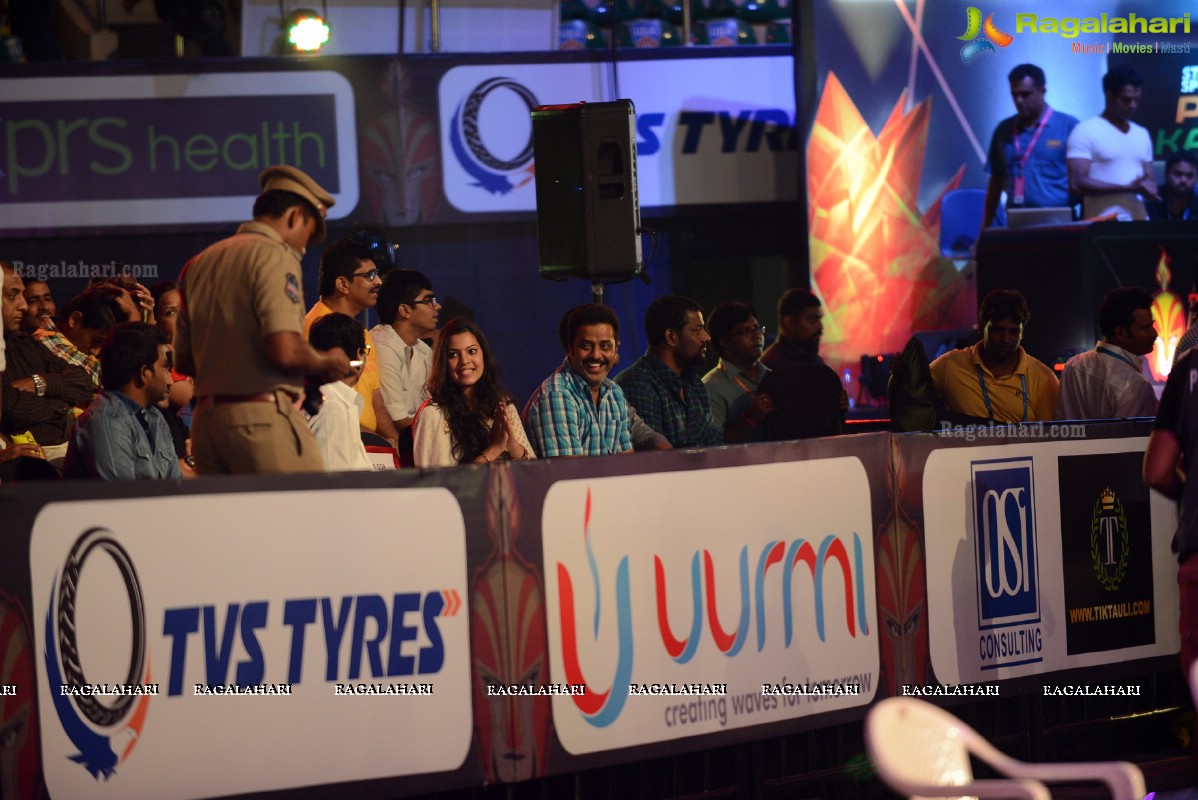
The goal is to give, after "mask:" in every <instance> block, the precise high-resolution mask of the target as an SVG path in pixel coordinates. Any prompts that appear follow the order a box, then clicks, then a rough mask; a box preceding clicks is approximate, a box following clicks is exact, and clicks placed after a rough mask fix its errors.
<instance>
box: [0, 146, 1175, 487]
mask: <svg viewBox="0 0 1198 800" xmlns="http://www.w3.org/2000/svg"><path fill="white" fill-rule="evenodd" d="M261 183H262V188H263V194H262V195H261V196H260V197H259V198H258V202H257V203H256V204H255V207H254V221H253V222H250V223H246V224H244V225H242V227H241V228H240V229H239V231H238V233H237V235H235V236H233V237H230V238H229V239H226V240H223V241H222V242H218V243H217V244H215V245H213V246H212V247H210V248H209V249H208V250H205V251H204V252H203V253H201V254H199V255H198V256H196V257H195V258H193V259H192V260H191V261H189V262H188V264H187V266H186V267H185V268H184V271H183V274H182V275H181V277H180V285H176V284H175V283H171V282H163V283H160V284H157V285H155V286H154V287H152V288H151V289H147V288H146V287H145V286H142V285H141V284H140V283H137V282H136V281H133V280H131V279H119V278H114V279H104V280H99V281H96V282H93V285H92V286H89V287H88V288H87V289H86V290H85V291H83V292H82V293H80V294H79V295H78V296H76V297H74V298H72V299H71V300H70V301H69V302H68V303H67V304H66V305H65V306H64V307H62V308H61V309H59V308H58V307H57V305H56V304H55V299H54V297H53V293H52V291H51V287H50V286H49V285H48V284H47V283H46V282H45V281H38V280H33V279H30V280H29V281H28V282H26V281H25V280H23V278H22V276H21V275H19V274H18V273H17V271H16V270H15V269H14V268H13V266H12V265H10V264H7V263H3V262H0V267H2V275H3V282H2V283H0V297H2V304H0V309H2V319H3V324H4V337H3V345H2V346H0V370H2V372H3V393H2V395H0V480H13V479H25V478H42V477H57V476H58V475H59V474H60V473H61V474H62V475H63V476H64V477H72V478H105V479H127V480H132V479H140V478H176V479H177V478H182V477H192V476H195V475H197V474H216V473H237V472H298V471H313V470H317V469H322V468H323V469H325V470H328V471H342V470H356V469H362V470H368V469H374V468H375V464H374V462H372V458H371V455H370V454H369V453H368V452H367V450H368V447H367V446H368V445H370V448H369V449H371V450H373V451H375V453H376V454H382V457H383V458H392V457H393V458H394V461H395V463H396V464H398V463H403V464H411V465H413V466H416V467H421V468H423V467H440V466H450V465H455V464H469V463H473V464H489V463H492V462H495V461H498V460H501V459H515V460H524V459H534V458H556V457H562V456H593V455H607V454H612V453H629V452H633V451H636V450H654V449H669V448H690V447H707V446H712V445H719V444H724V443H740V442H757V441H763V440H770V439H778V438H791V437H793V436H796V435H802V436H806V435H823V434H826V433H836V432H839V431H841V430H843V421H844V413H845V411H846V410H847V408H848V397H847V395H846V393H845V392H844V389H843V387H842V386H841V384H840V382H839V378H838V377H837V375H836V373H835V372H834V371H832V370H831V369H830V368H829V367H828V366H827V365H825V364H824V363H823V360H822V359H821V358H820V356H819V343H820V337H821V335H822V332H823V324H822V317H823V310H822V308H821V306H820V301H819V298H818V297H817V296H816V295H815V294H813V293H812V292H810V291H809V290H807V289H801V288H796V289H790V290H788V291H787V292H785V293H784V294H783V296H782V297H781V298H780V300H779V302H778V335H777V337H776V339H775V341H774V342H773V344H772V345H771V346H770V347H769V348H765V349H763V345H764V341H765V328H764V327H763V326H762V325H761V321H760V319H759V317H758V314H757V311H756V309H754V308H753V307H752V306H749V305H747V304H745V303H740V302H729V303H724V304H721V305H719V306H717V307H716V308H715V309H714V310H712V312H711V315H710V318H709V319H708V320H705V319H704V313H703V308H702V307H701V306H700V305H699V304H698V303H696V302H695V301H693V300H691V299H689V298H686V297H681V296H677V295H669V296H665V297H659V298H657V299H656V300H654V301H653V302H652V303H650V305H649V307H648V309H647V311H646V313H645V319H644V334H645V338H646V340H647V342H648V348H647V349H646V351H645V352H644V354H643V355H642V356H641V357H640V358H639V359H637V361H636V362H634V363H633V364H632V365H630V366H629V367H628V368H626V369H625V370H623V371H622V372H621V373H620V374H619V375H618V376H616V378H615V379H614V380H613V379H612V377H611V373H612V371H613V370H614V369H615V367H616V366H617V365H618V364H619V360H620V357H619V346H620V320H619V319H618V318H617V316H616V314H615V312H614V311H612V309H610V308H608V307H605V306H601V305H582V306H577V307H574V308H572V309H569V310H568V311H567V312H566V313H565V314H564V315H563V316H562V318H561V321H560V323H559V326H558V333H559V338H560V341H561V344H562V348H563V350H564V355H565V357H564V359H563V360H562V363H561V364H560V365H559V366H558V367H557V368H556V369H555V370H553V372H552V373H550V374H549V376H548V377H547V378H545V380H544V381H543V382H542V383H541V384H540V386H538V387H537V388H536V389H535V390H534V391H533V393H532V396H531V397H530V398H529V399H528V401H527V403H526V404H524V406H523V408H522V409H521V407H520V405H519V403H518V401H517V399H516V398H515V397H513V396H512V395H511V394H510V393H509V392H508V391H507V390H506V389H505V388H504V386H503V383H502V381H501V375H500V367H499V361H498V358H497V356H496V354H495V353H494V352H493V351H492V349H491V347H490V345H489V343H488V341H487V337H486V336H485V334H484V332H483V330H482V328H481V327H479V326H478V325H477V324H476V323H475V322H473V321H470V320H466V319H453V320H449V321H448V322H446V323H445V324H444V325H443V326H441V327H440V329H438V325H439V322H440V312H441V305H440V303H439V302H438V300H437V297H436V295H435V294H434V293H433V285H432V282H431V281H430V280H429V279H428V278H427V277H426V276H424V275H422V274H420V273H419V272H416V271H413V270H406V269H393V270H391V271H390V272H387V273H386V274H385V275H380V271H379V269H378V268H377V266H376V265H375V263H374V261H373V260H372V257H371V256H372V253H371V251H370V249H369V248H368V247H366V246H365V245H363V244H361V243H359V242H357V241H354V240H349V239H346V240H341V241H337V242H334V243H332V244H331V245H329V246H328V247H327V248H326V249H325V250H324V252H323V254H322V258H321V262H320V283H319V285H320V299H319V300H318V301H317V302H316V303H315V304H314V305H312V307H311V308H310V309H309V310H308V311H307V313H306V316H304V311H303V304H302V292H301V290H300V287H299V283H300V281H299V277H298V270H299V258H300V256H301V255H302V253H303V251H304V248H305V247H307V246H308V245H309V244H313V243H319V241H320V240H321V238H322V237H323V235H324V230H325V229H324V214H325V209H327V207H328V206H330V205H332V203H333V199H332V197H331V196H329V195H328V193H327V192H325V191H324V190H323V189H321V188H320V187H319V185H317V184H316V183H315V182H314V181H313V180H312V179H311V178H310V177H308V176H307V175H305V174H304V173H302V172H300V171H299V170H296V169H294V168H292V167H272V168H270V169H268V170H267V171H266V172H264V173H263V175H262V177H261ZM216 276H220V280H222V281H225V282H228V281H233V282H239V281H244V286H245V288H247V289H248V290H249V291H244V292H240V291H238V292H233V291H229V290H228V289H227V287H225V288H224V290H223V291H221V290H220V288H219V287H218V286H217V285H216V284H214V283H213V281H214V280H216ZM1151 304H1152V297H1151V295H1149V294H1148V293H1147V292H1145V291H1143V290H1140V289H1117V290H1115V291H1113V292H1111V293H1110V294H1109V295H1108V296H1107V298H1106V299H1105V301H1104V302H1103V305H1102V308H1101V309H1099V322H1100V328H1101V333H1102V339H1101V340H1100V341H1099V342H1098V343H1097V345H1096V346H1095V348H1094V349H1093V350H1092V351H1087V352H1085V353H1082V354H1080V355H1077V356H1075V357H1074V358H1072V359H1070V360H1069V362H1068V363H1067V364H1065V366H1064V370H1063V373H1062V377H1061V380H1060V381H1059V382H1058V379H1057V377H1056V375H1055V374H1054V372H1053V370H1052V369H1051V368H1049V367H1047V366H1045V365H1044V364H1043V363H1041V362H1040V361H1038V360H1036V359H1035V358H1033V357H1031V356H1030V355H1028V354H1027V353H1026V352H1025V351H1024V350H1023V348H1022V346H1021V339H1022V336H1023V330H1024V326H1025V325H1026V324H1027V322H1028V320H1029V319H1030V313H1029V311H1028V308H1027V303H1026V301H1025V300H1024V298H1023V296H1022V295H1021V294H1020V293H1019V292H1016V291H1011V290H999V291H994V292H991V293H990V294H989V295H988V296H987V297H986V298H985V299H984V300H983V302H982V304H981V309H980V313H979V320H978V330H979V333H980V335H981V341H979V342H978V343H977V344H975V345H973V346H972V347H966V348H962V349H958V350H953V351H950V352H948V353H945V354H943V355H941V356H940V357H939V358H937V359H935V360H934V361H932V362H931V364H930V365H928V363H927V361H926V359H924V360H923V362H922V374H923V376H924V377H923V379H922V385H921V388H920V391H922V392H924V393H925V394H927V395H929V396H933V397H934V399H935V402H936V403H938V404H940V405H939V408H940V409H941V410H942V413H943V414H945V415H947V416H948V418H950V419H954V420H957V421H969V422H978V423H984V424H989V423H1018V422H1029V421H1033V420H1051V419H1054V418H1057V419H1061V418H1068V419H1086V418H1089V419H1096V418H1118V417H1131V416H1151V415H1153V414H1155V413H1156V397H1155V394H1154V392H1153V387H1152V385H1151V384H1150V383H1149V381H1148V379H1147V378H1146V377H1145V375H1144V369H1143V356H1144V355H1145V354H1146V353H1149V352H1150V351H1151V350H1152V347H1153V343H1154V342H1155V340H1156V329H1155V327H1154V325H1153V320H1152V313H1151ZM368 309H373V310H374V311H375V312H376V314H377V316H378V319H379V320H380V322H379V324H378V325H377V326H375V327H374V328H372V329H370V330H369V331H367V330H366V329H365V328H364V327H363V325H362V324H361V323H360V322H359V321H358V320H357V317H358V316H360V315H361V314H362V313H363V312H365V311H367V310H368ZM189 312H190V313H189ZM430 340H431V344H430ZM709 346H710V347H711V348H712V349H713V350H714V352H715V354H716V355H717V356H718V362H717V364H716V366H715V368H713V369H711V370H710V371H709V372H707V373H706V375H702V376H701V375H700V373H699V371H698V369H699V368H700V367H701V366H702V365H703V364H704V363H705V360H706V356H707V350H708V347H709ZM909 349H910V348H909ZM231 352H236V353H238V354H239V355H241V356H242V357H243V358H244V359H245V360H246V361H247V362H248V363H247V364H238V363H236V359H234V358H231V357H230V356H229V353H231ZM917 371H918V370H917ZM896 377H897V375H896ZM916 383H919V382H918V381H917V382H916ZM298 384H303V385H304V386H303V389H302V390H301V389H300V388H299V386H298ZM804 394H807V395H809V396H810V395H812V394H818V395H819V397H817V398H816V399H815V400H814V401H813V400H812V399H811V398H810V397H807V398H806V399H796V398H800V397H801V396H802V395H804ZM816 408H818V409H820V410H819V411H818V412H817V411H814V410H813V409H816ZM301 409H302V411H301ZM803 417H818V419H816V420H815V421H816V422H817V423H818V424H812V421H813V420H812V419H797V418H803ZM896 418H897V414H896ZM795 431H802V432H801V433H795ZM788 432H789V433H788ZM193 443H194V445H195V455H196V457H195V458H193V455H192V453H193V450H192V446H193Z"/></svg>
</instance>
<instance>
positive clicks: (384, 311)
mask: <svg viewBox="0 0 1198 800" xmlns="http://www.w3.org/2000/svg"><path fill="white" fill-rule="evenodd" d="M377 308H378V312H379V324H378V325H376V326H375V327H374V328H372V329H371V331H370V333H371V335H372V336H373V337H374V341H375V343H376V344H377V345H378V360H379V380H380V383H381V384H382V391H383V401H384V403H385V405H386V410H387V416H388V417H389V418H390V420H391V421H392V422H394V423H395V427H396V429H398V430H399V432H400V447H399V454H400V460H401V461H402V462H403V463H404V464H405V465H406V464H408V463H410V457H411V441H412V439H411V430H412V419H413V417H415V416H416V410H417V409H419V408H420V404H421V403H423V402H424V401H425V399H426V398H425V394H424V383H425V381H427V380H428V369H429V365H430V364H431V363H432V353H433V351H432V350H431V349H430V348H429V346H428V344H426V343H425V341H424V340H425V339H427V338H429V337H430V336H432V335H433V334H434V333H436V331H437V322H438V320H439V319H440V314H441V304H440V303H439V302H438V301H437V296H436V295H434V294H433V284H432V281H430V280H429V279H428V278H427V277H426V276H425V275H423V274H422V273H419V272H417V271H416V270H412V269H393V270H391V271H390V272H388V273H387V275H386V277H384V278H383V286H382V288H381V289H379V302H378V306H377Z"/></svg>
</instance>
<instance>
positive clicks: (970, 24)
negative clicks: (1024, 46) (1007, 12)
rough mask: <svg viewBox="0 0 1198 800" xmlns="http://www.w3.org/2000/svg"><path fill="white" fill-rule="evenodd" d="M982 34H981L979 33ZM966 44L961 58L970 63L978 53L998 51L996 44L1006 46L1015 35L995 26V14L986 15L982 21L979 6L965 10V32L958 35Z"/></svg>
mask: <svg viewBox="0 0 1198 800" xmlns="http://www.w3.org/2000/svg"><path fill="white" fill-rule="evenodd" d="M979 34H981V35H979ZM957 39H959V40H960V41H962V42H965V46H964V47H962V48H961V60H962V61H964V62H965V63H966V64H968V63H969V62H970V61H972V60H973V57H974V56H976V55H977V54H978V53H981V52H983V51H985V50H989V51H990V52H991V53H994V52H997V51H996V50H995V49H994V46H995V45H998V46H999V47H1006V46H1007V45H1009V44H1010V43H1011V42H1012V41H1013V40H1014V39H1015V37H1014V36H1012V35H1011V34H1009V33H1004V32H1002V31H1000V30H999V29H998V28H996V27H994V15H993V14H991V15H989V16H988V17H986V22H985V23H983V22H982V11H981V9H979V8H978V7H977V6H970V7H969V8H967V9H966V10H965V33H963V34H961V35H960V36H958V37H957Z"/></svg>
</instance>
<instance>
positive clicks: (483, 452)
mask: <svg viewBox="0 0 1198 800" xmlns="http://www.w3.org/2000/svg"><path fill="white" fill-rule="evenodd" d="M479 455H480V456H482V457H483V461H485V462H486V463H488V464H494V463H495V462H494V461H492V460H491V459H489V458H487V451H486V450H484V451H482V452H481V453H479Z"/></svg>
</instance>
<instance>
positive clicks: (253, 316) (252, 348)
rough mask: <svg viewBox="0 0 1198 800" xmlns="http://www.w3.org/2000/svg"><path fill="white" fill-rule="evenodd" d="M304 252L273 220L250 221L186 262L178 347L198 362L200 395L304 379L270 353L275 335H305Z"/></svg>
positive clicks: (295, 386) (293, 386) (293, 387)
mask: <svg viewBox="0 0 1198 800" xmlns="http://www.w3.org/2000/svg"><path fill="white" fill-rule="evenodd" d="M300 280H301V277H300V254H299V253H297V252H296V251H295V250H294V249H292V248H291V247H290V246H289V245H287V244H286V243H285V242H284V241H283V239H282V237H280V236H279V234H278V233H277V232H276V231H275V230H274V229H273V228H271V227H270V226H268V225H265V224H262V223H259V222H247V223H244V224H243V225H242V226H241V227H239V228H238V229H237V233H236V235H234V236H231V237H230V238H228V239H224V240H223V241H220V242H217V243H216V244H214V245H212V246H211V247H209V248H208V249H207V250H204V251H203V252H202V253H200V254H199V255H198V256H196V257H195V258H193V259H192V260H191V261H190V262H188V264H187V266H186V267H184V270H183V274H182V275H181V276H180V279H179V288H180V290H181V291H182V294H183V309H182V312H181V313H180V315H179V322H178V328H177V331H176V334H175V349H176V350H177V351H178V352H179V353H180V354H181V355H186V354H188V353H190V354H191V355H192V357H193V358H194V360H195V365H196V395H197V396H199V397H207V396H209V395H251V394H259V393H262V392H269V391H272V390H273V389H275V388H279V387H282V388H286V389H288V390H289V391H292V392H294V393H296V394H298V393H299V392H300V391H302V385H301V383H300V382H299V380H298V378H297V377H296V376H294V375H287V374H285V373H284V372H282V371H281V370H280V369H279V368H278V367H276V366H275V365H274V364H273V363H272V362H271V361H270V359H269V358H267V355H266V343H265V338H266V337H267V336H268V335H270V334H272V333H296V334H299V335H303V330H304V296H303V289H302V288H301V282H300Z"/></svg>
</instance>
